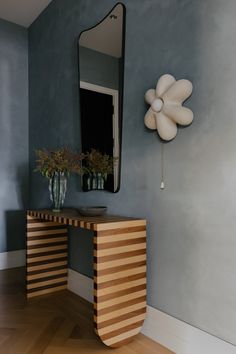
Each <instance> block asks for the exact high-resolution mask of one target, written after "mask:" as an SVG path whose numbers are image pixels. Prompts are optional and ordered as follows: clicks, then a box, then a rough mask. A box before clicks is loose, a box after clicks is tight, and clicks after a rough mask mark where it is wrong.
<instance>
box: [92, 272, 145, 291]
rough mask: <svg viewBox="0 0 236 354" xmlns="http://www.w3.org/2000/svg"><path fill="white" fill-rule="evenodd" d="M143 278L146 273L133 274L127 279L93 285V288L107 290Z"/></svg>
mask: <svg viewBox="0 0 236 354" xmlns="http://www.w3.org/2000/svg"><path fill="white" fill-rule="evenodd" d="M145 277H146V272H143V273H139V274H135V275H130V276H128V277H125V278H121V279H113V280H109V281H106V282H104V283H99V284H97V283H95V284H94V288H95V289H96V290H100V289H105V288H109V287H111V286H113V285H118V284H124V283H128V282H130V281H132V280H137V279H143V278H145Z"/></svg>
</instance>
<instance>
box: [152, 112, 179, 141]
mask: <svg viewBox="0 0 236 354" xmlns="http://www.w3.org/2000/svg"><path fill="white" fill-rule="evenodd" d="M155 118H156V126H157V132H158V134H159V135H160V137H161V138H162V139H163V140H167V141H169V140H172V139H174V137H175V136H176V134H177V126H176V123H175V122H173V121H172V120H171V119H170V118H168V117H167V116H166V115H165V114H163V113H162V112H159V113H155Z"/></svg>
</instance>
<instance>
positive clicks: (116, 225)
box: [94, 220, 146, 231]
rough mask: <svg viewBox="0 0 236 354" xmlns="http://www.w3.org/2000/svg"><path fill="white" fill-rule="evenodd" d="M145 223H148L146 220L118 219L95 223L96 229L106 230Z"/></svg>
mask: <svg viewBox="0 0 236 354" xmlns="http://www.w3.org/2000/svg"><path fill="white" fill-rule="evenodd" d="M145 225H146V220H132V221H117V222H109V223H103V224H97V225H95V227H94V230H95V231H104V230H112V229H120V228H125V227H133V226H145Z"/></svg>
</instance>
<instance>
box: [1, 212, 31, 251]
mask: <svg viewBox="0 0 236 354" xmlns="http://www.w3.org/2000/svg"><path fill="white" fill-rule="evenodd" d="M5 223H6V247H7V251H16V250H21V249H25V231H26V218H25V211H24V210H6V211H5Z"/></svg>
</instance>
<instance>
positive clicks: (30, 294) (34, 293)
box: [27, 285, 67, 298]
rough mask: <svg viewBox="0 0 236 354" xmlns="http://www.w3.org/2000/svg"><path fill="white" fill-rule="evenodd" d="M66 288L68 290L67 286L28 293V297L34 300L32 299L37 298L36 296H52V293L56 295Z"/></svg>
mask: <svg viewBox="0 0 236 354" xmlns="http://www.w3.org/2000/svg"><path fill="white" fill-rule="evenodd" d="M66 288H67V285H60V286H55V287H54V288H50V289H43V290H38V291H35V292H33V293H28V294H27V297H28V298H32V297H36V296H39V295H46V294H51V293H54V292H56V291H61V290H65V289H66Z"/></svg>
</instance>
